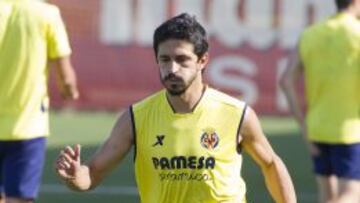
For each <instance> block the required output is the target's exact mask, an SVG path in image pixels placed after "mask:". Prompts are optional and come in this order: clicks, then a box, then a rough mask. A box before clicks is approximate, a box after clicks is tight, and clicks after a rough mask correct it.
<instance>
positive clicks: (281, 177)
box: [56, 14, 296, 203]
mask: <svg viewBox="0 0 360 203" xmlns="http://www.w3.org/2000/svg"><path fill="white" fill-rule="evenodd" d="M153 45H154V51H155V56H156V62H157V64H158V66H159V70H158V71H159V72H160V78H161V82H162V84H163V86H164V87H165V89H164V90H162V91H159V92H157V93H155V94H153V95H152V96H150V97H148V98H146V99H144V100H142V101H140V102H138V103H136V104H134V105H132V106H131V107H130V108H129V109H128V110H127V111H126V112H125V113H124V114H122V115H121V116H120V118H119V120H118V121H117V123H116V124H115V126H114V128H113V131H112V133H111V135H110V137H109V138H108V139H107V140H106V142H105V143H104V145H103V146H102V147H101V148H100V149H99V151H98V152H97V153H96V154H95V155H94V156H93V158H92V159H91V160H90V161H89V162H88V163H87V164H82V163H81V161H80V146H79V145H76V146H75V148H71V147H66V148H65V149H64V150H63V151H62V152H61V153H60V155H59V157H58V159H57V162H56V170H57V172H58V174H59V176H60V177H61V178H62V179H63V180H64V181H65V182H66V184H67V185H68V186H69V187H70V188H72V189H74V190H77V191H86V190H89V189H92V188H94V187H96V186H97V185H98V184H99V183H100V182H101V180H102V179H103V178H104V177H105V176H106V175H107V174H108V173H109V172H110V171H111V169H113V168H114V167H115V166H116V165H117V164H118V163H119V162H120V161H121V160H122V159H123V158H124V156H125V155H126V153H127V152H128V151H129V150H130V148H131V146H132V145H134V146H135V174H136V180H137V185H138V189H139V193H140V199H141V202H150V203H161V202H163V203H170V202H171V203H176V202H184V203H185V202H186V203H188V202H202V203H210V202H246V200H245V191H246V189H245V183H244V181H243V179H242V178H241V176H240V171H241V165H242V154H241V151H244V152H247V153H249V154H250V155H251V156H252V158H253V159H254V160H255V161H256V162H257V164H258V165H259V166H260V167H261V169H262V172H263V174H264V176H265V179H266V185H267V188H268V189H269V191H270V193H271V195H272V197H273V199H274V200H275V201H276V202H277V203H285V202H286V203H294V202H296V197H295V192H294V188H293V184H292V181H291V178H290V176H289V174H288V172H287V169H286V167H285V165H284V164H283V162H282V161H281V159H280V158H279V157H278V156H277V155H276V154H275V152H274V151H273V149H272V147H271V146H270V144H269V142H268V141H267V139H266V137H265V136H264V134H263V132H262V130H261V127H260V124H259V121H258V118H257V116H256V114H255V113H254V111H253V110H252V109H251V108H250V107H248V106H246V105H245V103H244V102H242V101H239V100H237V99H235V98H232V97H230V96H228V95H225V94H224V93H221V92H219V91H217V90H215V89H212V88H210V87H208V86H207V85H205V84H204V83H203V78H202V73H203V71H204V70H205V66H206V64H207V63H208V60H209V55H208V42H207V37H206V31H205V29H204V28H203V27H202V26H201V25H200V24H199V23H198V22H197V21H196V20H195V18H194V17H191V16H190V15H188V14H181V15H179V16H176V17H174V18H172V19H170V20H168V21H166V22H165V23H164V24H162V25H161V26H160V27H158V28H157V29H156V31H155V34H154V44H153ZM154 71H156V70H154ZM139 77H142V76H139Z"/></svg>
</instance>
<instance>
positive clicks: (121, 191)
mask: <svg viewBox="0 0 360 203" xmlns="http://www.w3.org/2000/svg"><path fill="white" fill-rule="evenodd" d="M40 192H41V193H48V194H70V193H72V191H71V190H70V189H68V188H67V187H65V186H64V185H61V184H42V185H41V188H40ZM88 193H91V194H97V195H128V196H138V195H139V193H138V191H137V188H136V187H134V186H99V187H98V188H96V189H95V190H92V191H89V192H88ZM297 196H298V198H299V199H301V200H302V201H309V200H315V199H316V194H315V193H312V192H298V193H297Z"/></svg>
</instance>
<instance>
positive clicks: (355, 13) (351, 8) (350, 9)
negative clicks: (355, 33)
mask: <svg viewBox="0 0 360 203" xmlns="http://www.w3.org/2000/svg"><path fill="white" fill-rule="evenodd" d="M340 12H344V13H347V14H350V15H352V16H354V17H356V18H359V17H360V14H359V12H358V11H357V9H356V8H355V6H349V7H348V8H346V9H343V10H340Z"/></svg>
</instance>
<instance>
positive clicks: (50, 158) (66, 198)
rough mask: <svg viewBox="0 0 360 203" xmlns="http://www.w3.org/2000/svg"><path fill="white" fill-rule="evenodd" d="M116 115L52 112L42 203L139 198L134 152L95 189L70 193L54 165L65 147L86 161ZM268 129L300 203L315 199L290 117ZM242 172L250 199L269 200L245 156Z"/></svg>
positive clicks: (253, 202)
mask: <svg viewBox="0 0 360 203" xmlns="http://www.w3.org/2000/svg"><path fill="white" fill-rule="evenodd" d="M116 117H117V115H116V114H115V113H104V112H102V113H89V112H52V117H51V130H52V136H51V137H50V139H49V147H48V151H47V160H46V166H45V171H44V176H43V185H42V188H41V192H40V197H39V199H38V201H37V202H39V203H65V202H77V203H82V202H84V203H85V202H86V203H94V202H103V203H112V202H114V203H115V202H124V203H135V202H139V198H138V196H137V195H136V194H137V193H136V190H135V186H136V185H135V181H134V172H133V162H132V158H133V156H132V153H131V154H129V155H128V156H127V158H126V160H124V161H123V162H122V163H121V164H120V165H119V166H118V168H117V169H116V170H115V171H114V172H113V173H112V174H111V175H109V176H108V177H107V179H106V180H105V181H104V182H103V183H102V184H101V186H99V188H97V189H96V190H95V191H93V192H88V193H76V192H71V191H70V190H68V189H67V188H65V187H64V186H62V184H61V183H60V182H59V180H58V179H57V177H56V175H55V172H54V169H53V163H54V160H55V158H56V156H57V154H58V152H59V151H60V149H61V148H63V147H64V146H65V145H73V144H75V143H79V144H82V145H83V150H82V159H83V160H86V159H89V158H90V156H91V154H92V153H94V152H95V151H96V149H97V147H98V145H99V144H100V143H101V142H102V140H104V139H105V138H106V136H108V134H109V133H110V130H111V127H112V125H113V124H114V122H115V119H116ZM261 122H262V125H263V128H264V130H265V133H266V134H267V136H268V138H269V140H270V142H271V143H272V145H273V147H274V149H275V151H276V152H277V153H278V154H279V155H280V156H281V157H282V159H283V161H284V162H285V164H286V165H287V167H288V169H289V171H290V174H291V176H292V178H293V181H294V183H295V187H296V191H297V194H298V199H299V201H298V202H299V203H315V202H316V201H315V200H316V189H315V182H314V178H313V175H312V172H311V165H310V163H311V162H310V159H309V157H308V156H307V152H306V150H305V147H304V144H303V142H302V140H301V139H300V136H299V134H298V130H297V127H296V124H295V123H294V122H293V121H292V120H291V119H288V118H274V117H272V118H268V117H265V118H262V119H261ZM243 165H244V166H243V171H242V176H243V177H244V179H245V181H246V183H247V185H248V192H247V199H248V202H250V203H270V202H272V201H271V199H270V198H269V195H268V192H267V191H266V188H265V185H264V180H263V178H262V175H261V172H260V170H259V169H258V167H257V166H256V165H255V164H254V163H253V161H252V160H250V159H249V157H247V156H245V159H244V164H243Z"/></svg>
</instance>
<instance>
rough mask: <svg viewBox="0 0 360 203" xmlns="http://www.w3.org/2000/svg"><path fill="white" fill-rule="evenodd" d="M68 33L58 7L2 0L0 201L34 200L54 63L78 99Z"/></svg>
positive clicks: (68, 94)
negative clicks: (51, 69) (48, 85)
mask: <svg viewBox="0 0 360 203" xmlns="http://www.w3.org/2000/svg"><path fill="white" fill-rule="evenodd" d="M70 52H71V51H70V46H69V42H68V37H67V34H66V31H65V28H64V25H63V22H62V19H61V16H60V13H59V10H58V8H57V7H55V6H53V5H49V4H46V3H43V2H40V1H36V0H0V194H1V196H0V202H7V203H14V202H33V200H34V199H35V198H36V196H37V193H38V190H39V185H40V182H41V174H42V169H43V165H44V158H45V151H46V150H45V148H46V137H47V136H48V134H49V124H48V122H49V118H48V117H49V115H48V114H49V112H48V110H49V98H48V89H47V82H48V68H47V67H48V63H49V62H51V63H52V66H55V68H56V72H57V78H58V83H59V87H60V92H61V93H62V96H63V97H64V98H66V99H76V98H77V97H78V90H77V87H76V78H75V77H76V76H75V72H74V70H73V68H72V66H71V64H70V59H69V56H70Z"/></svg>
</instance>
